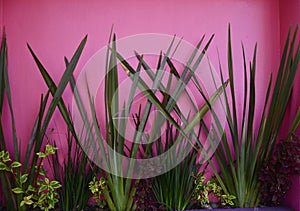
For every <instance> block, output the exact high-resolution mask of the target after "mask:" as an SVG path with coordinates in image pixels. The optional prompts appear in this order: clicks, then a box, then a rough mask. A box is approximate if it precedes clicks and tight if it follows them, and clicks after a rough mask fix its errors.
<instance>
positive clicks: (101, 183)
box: [89, 177, 107, 208]
mask: <svg viewBox="0 0 300 211" xmlns="http://www.w3.org/2000/svg"><path fill="white" fill-rule="evenodd" d="M89 190H90V191H91V192H92V194H93V199H94V200H95V201H96V202H97V204H98V206H99V207H100V208H104V207H105V206H106V202H105V199H104V195H103V193H104V191H105V190H107V186H106V181H105V179H104V178H103V177H101V178H100V179H99V180H97V178H96V177H93V180H92V181H91V182H90V183H89Z"/></svg>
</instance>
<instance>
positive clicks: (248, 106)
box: [210, 26, 300, 207]
mask: <svg viewBox="0 0 300 211" xmlns="http://www.w3.org/2000/svg"><path fill="white" fill-rule="evenodd" d="M297 31H298V27H296V29H295V31H294V34H293V36H292V37H291V35H290V30H289V33H288V36H287V39H286V43H285V46H284V50H283V54H282V57H281V62H280V66H279V69H278V72H277V77H276V78H275V84H274V83H273V79H272V76H271V77H270V79H269V83H268V88H267V91H266V96H265V102H264V106H263V110H262V112H261V113H260V112H258V110H257V105H256V94H257V89H256V84H255V83H256V79H255V77H256V71H257V70H256V59H257V58H256V57H257V53H256V51H257V47H256V46H255V48H254V54H253V59H252V60H251V62H250V65H248V64H247V62H246V55H245V52H244V47H243V46H242V53H243V64H244V70H243V73H244V84H243V86H244V89H243V91H244V92H243V94H244V96H243V98H242V102H243V104H242V118H241V121H239V120H238V109H237V96H236V89H237V84H236V80H235V75H234V67H233V56H232V47H231V32H230V26H229V29H228V74H229V84H230V89H229V93H228V94H227V93H226V92H225V89H224V95H225V103H224V104H223V109H224V110H225V111H226V113H227V124H228V127H229V129H228V131H225V133H224V134H223V136H222V139H221V144H220V145H218V146H216V152H215V156H214V157H215V159H216V163H213V162H212V161H210V166H211V168H212V170H213V172H214V174H215V176H216V178H217V179H218V182H219V184H220V185H221V187H222V188H223V190H224V191H225V193H226V194H230V195H233V196H235V197H236V199H235V200H234V203H235V206H236V207H256V206H258V205H259V203H260V183H259V181H258V172H259V171H260V168H261V167H262V165H263V163H265V162H266V161H268V160H269V159H270V155H271V154H272V152H273V149H274V145H275V144H276V140H277V136H278V133H279V130H280V128H281V126H282V122H283V118H284V115H285V113H286V110H287V105H288V102H289V97H290V95H291V91H292V88H293V85H294V79H295V77H296V73H297V69H298V64H299V59H300V45H299V43H297V44H296V40H297V39H296V37H297ZM222 71H223V70H222V68H221V66H220V74H221V78H222V80H223V73H222ZM212 113H214V111H213V110H212ZM213 116H214V118H215V119H216V122H217V123H218V118H217V117H216V116H215V115H213ZM255 121H258V123H259V124H258V125H257V126H256V125H255ZM299 122H300V121H299V113H298V115H297V116H296V119H295V121H294V123H293V126H292V127H291V130H290V133H289V135H290V134H292V132H293V131H295V129H296V128H297V126H298V125H299ZM214 129H215V131H218V130H222V129H221V128H220V127H219V125H218V124H216V125H215V126H214ZM218 169H219V170H218Z"/></svg>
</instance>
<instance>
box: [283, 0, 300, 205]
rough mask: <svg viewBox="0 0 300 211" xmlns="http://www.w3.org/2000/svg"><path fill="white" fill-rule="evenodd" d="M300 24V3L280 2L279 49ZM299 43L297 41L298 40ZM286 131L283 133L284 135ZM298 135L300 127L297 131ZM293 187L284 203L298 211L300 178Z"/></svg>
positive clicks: (298, 83)
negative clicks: (296, 25) (291, 28)
mask: <svg viewBox="0 0 300 211" xmlns="http://www.w3.org/2000/svg"><path fill="white" fill-rule="evenodd" d="M299 23H300V1H299V0H291V1H289V2H288V4H287V2H286V1H283V0H282V1H280V29H281V30H280V38H281V40H280V47H281V49H283V48H284V42H285V37H286V36H287V31H288V28H289V27H290V26H291V25H292V24H293V25H295V24H299ZM298 41H299V39H298ZM299 75H300V74H298V76H297V77H296V78H295V86H294V89H293V93H292V98H291V101H290V104H289V110H288V115H287V118H286V120H285V121H286V122H287V125H290V124H291V122H292V121H293V119H294V117H295V115H296V112H297V108H298V107H299V106H300V96H299V95H300V76H299ZM286 131H287V129H286V130H285V131H283V132H284V133H286ZM297 134H298V135H300V127H299V128H298V130H297ZM292 182H293V186H292V188H291V189H290V191H289V192H288V194H287V197H286V203H287V204H289V205H290V206H291V207H292V208H293V209H294V210H300V176H294V177H293V179H292Z"/></svg>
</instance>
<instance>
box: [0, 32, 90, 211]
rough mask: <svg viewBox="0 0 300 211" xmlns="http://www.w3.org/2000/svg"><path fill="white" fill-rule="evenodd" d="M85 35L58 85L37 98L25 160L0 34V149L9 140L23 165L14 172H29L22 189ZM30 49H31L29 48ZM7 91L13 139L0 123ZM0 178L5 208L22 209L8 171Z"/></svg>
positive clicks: (29, 179)
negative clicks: (50, 95)
mask: <svg viewBox="0 0 300 211" xmlns="http://www.w3.org/2000/svg"><path fill="white" fill-rule="evenodd" d="M85 42H86V39H84V40H83V41H82V43H81V44H80V46H79V47H78V49H77V51H76V53H75V54H74V56H73V57H72V60H71V62H70V65H69V66H68V67H67V68H66V71H65V73H64V75H63V76H62V79H61V81H60V83H59V85H58V87H57V88H56V87H50V90H49V92H47V94H46V95H45V96H43V95H42V96H41V101H40V108H39V113H38V116H37V118H36V121H35V123H34V126H33V129H32V133H31V135H30V139H29V142H28V145H27V148H26V153H25V156H24V160H23V161H22V162H21V158H20V148H19V143H18V138H17V134H16V129H15V118H14V112H13V109H12V100H11V91H10V85H9V79H8V70H7V45H6V36H5V34H3V37H2V43H1V53H0V84H1V86H0V111H1V112H0V119H1V124H0V139H1V143H0V150H1V151H2V150H4V151H7V150H9V149H7V143H8V142H12V143H13V146H14V149H13V154H14V160H15V161H16V162H19V163H22V164H23V165H22V168H17V169H16V175H18V176H19V175H25V174H28V176H27V180H26V182H25V183H24V184H23V186H24V188H25V189H28V187H29V186H30V185H31V184H33V183H35V182H36V181H35V180H36V178H37V176H36V172H35V169H34V168H29V166H36V165H37V160H38V157H37V156H36V153H38V152H40V151H41V147H42V144H43V141H44V139H45V137H46V133H47V129H48V125H49V123H50V120H51V117H52V115H53V113H54V110H55V108H56V106H57V105H59V107H62V101H61V96H62V93H63V92H64V89H65V87H66V85H67V83H68V81H69V79H70V77H71V76H72V73H73V71H74V69H75V66H76V64H77V62H78V59H79V57H80V54H81V52H82V49H83V47H84V45H85ZM30 50H31V49H30ZM32 53H33V51H32ZM49 93H51V94H52V95H53V98H52V100H51V101H48V99H49ZM5 95H6V98H7V103H8V109H9V112H10V117H11V127H12V140H8V139H5V137H4V132H3V125H4V123H3V122H2V119H3V118H2V109H3V106H4V102H5V101H4V98H5V97H4V96H5ZM47 102H49V107H48V108H47V109H46V104H47ZM0 178H1V185H2V186H1V187H2V191H3V193H4V200H5V204H6V208H7V209H8V210H17V209H25V207H19V205H20V203H21V201H22V200H23V195H22V194H18V196H15V194H14V193H13V191H12V188H13V187H16V186H17V185H16V183H15V181H14V180H13V179H11V178H10V177H9V175H8V172H0Z"/></svg>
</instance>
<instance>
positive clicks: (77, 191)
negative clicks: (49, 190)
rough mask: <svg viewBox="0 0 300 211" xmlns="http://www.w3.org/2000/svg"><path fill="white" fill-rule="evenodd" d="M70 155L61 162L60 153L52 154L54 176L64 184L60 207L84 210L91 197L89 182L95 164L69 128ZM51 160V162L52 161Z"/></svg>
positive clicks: (60, 195) (59, 192)
mask: <svg viewBox="0 0 300 211" xmlns="http://www.w3.org/2000/svg"><path fill="white" fill-rule="evenodd" d="M67 143H68V157H67V158H65V159H64V162H63V163H60V160H59V155H58V154H56V155H55V156H52V160H51V161H52V163H53V172H54V177H55V179H56V180H57V181H59V182H60V183H61V184H64V187H62V188H61V189H60V190H59V191H58V194H59V198H60V201H59V203H58V207H59V208H60V209H62V210H83V209H84V208H85V207H86V206H87V203H88V201H89V199H90V197H91V194H90V191H89V190H88V184H89V182H90V181H91V180H92V178H93V174H94V169H95V166H94V165H93V164H92V163H90V161H89V160H88V157H87V156H86V155H85V153H84V151H83V150H82V149H81V146H80V145H79V144H78V143H76V141H75V138H74V137H73V136H72V134H71V132H70V131H69V130H68V133H67ZM51 161H50V162H51Z"/></svg>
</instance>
